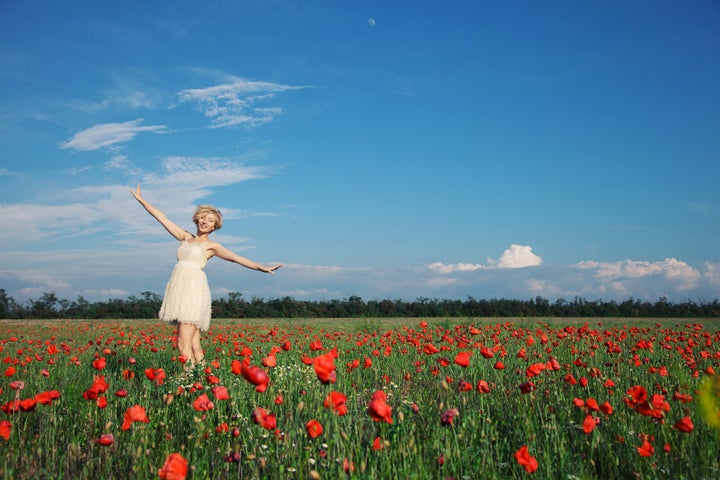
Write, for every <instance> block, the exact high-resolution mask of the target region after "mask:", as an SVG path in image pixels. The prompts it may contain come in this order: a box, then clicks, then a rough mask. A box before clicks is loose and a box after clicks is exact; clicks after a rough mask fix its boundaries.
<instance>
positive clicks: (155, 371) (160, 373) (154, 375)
mask: <svg viewBox="0 0 720 480" xmlns="http://www.w3.org/2000/svg"><path fill="white" fill-rule="evenodd" d="M145 376H146V377H147V378H148V380H150V381H152V382H154V383H155V385H162V384H163V381H164V380H165V370H164V369H162V368H147V369H145Z"/></svg>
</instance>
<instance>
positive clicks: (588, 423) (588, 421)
mask: <svg viewBox="0 0 720 480" xmlns="http://www.w3.org/2000/svg"><path fill="white" fill-rule="evenodd" d="M596 425H597V422H596V421H595V417H593V416H592V415H588V416H587V417H585V420H584V421H583V424H582V429H583V432H585V435H588V434H589V433H590V432H592V431H593V430H595V426H596Z"/></svg>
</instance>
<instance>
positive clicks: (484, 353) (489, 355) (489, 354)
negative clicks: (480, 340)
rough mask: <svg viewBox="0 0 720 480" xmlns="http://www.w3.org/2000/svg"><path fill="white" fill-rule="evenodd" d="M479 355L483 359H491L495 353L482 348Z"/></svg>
mask: <svg viewBox="0 0 720 480" xmlns="http://www.w3.org/2000/svg"><path fill="white" fill-rule="evenodd" d="M480 355H482V356H483V357H485V358H492V357H494V356H495V352H493V351H492V350H490V349H489V348H487V347H483V348H481V349H480Z"/></svg>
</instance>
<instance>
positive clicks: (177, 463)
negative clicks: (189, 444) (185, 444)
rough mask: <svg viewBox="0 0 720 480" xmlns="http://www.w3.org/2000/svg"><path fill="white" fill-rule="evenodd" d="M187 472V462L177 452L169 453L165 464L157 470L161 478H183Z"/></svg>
mask: <svg viewBox="0 0 720 480" xmlns="http://www.w3.org/2000/svg"><path fill="white" fill-rule="evenodd" d="M187 474H188V462H187V460H185V457H183V456H182V455H180V454H179V453H171V454H170V455H168V457H167V459H166V460H165V464H164V465H163V466H162V467H161V468H160V470H158V476H159V477H160V478H161V480H185V478H186V477H187Z"/></svg>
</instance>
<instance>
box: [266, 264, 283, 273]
mask: <svg viewBox="0 0 720 480" xmlns="http://www.w3.org/2000/svg"><path fill="white" fill-rule="evenodd" d="M282 266H283V264H282V263H278V264H277V265H275V266H274V267H264V268H263V269H262V271H263V272H265V273H270V274H272V275H275V270H277V269H278V268H280V267H282Z"/></svg>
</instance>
